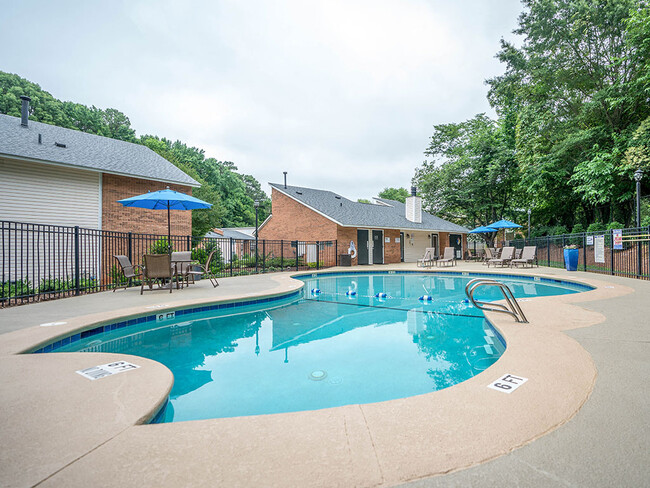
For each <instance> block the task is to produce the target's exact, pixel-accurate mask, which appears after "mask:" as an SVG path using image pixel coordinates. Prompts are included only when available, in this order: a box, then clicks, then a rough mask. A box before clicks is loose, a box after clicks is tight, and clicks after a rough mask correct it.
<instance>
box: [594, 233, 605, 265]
mask: <svg viewBox="0 0 650 488" xmlns="http://www.w3.org/2000/svg"><path fill="white" fill-rule="evenodd" d="M594 262H596V263H603V264H605V236H595V237H594Z"/></svg>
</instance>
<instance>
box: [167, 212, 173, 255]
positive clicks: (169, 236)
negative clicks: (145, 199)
mask: <svg viewBox="0 0 650 488" xmlns="http://www.w3.org/2000/svg"><path fill="white" fill-rule="evenodd" d="M167 252H168V253H169V255H170V256H171V254H172V219H171V212H170V210H169V200H167Z"/></svg>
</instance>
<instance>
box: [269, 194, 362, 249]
mask: <svg viewBox="0 0 650 488" xmlns="http://www.w3.org/2000/svg"><path fill="white" fill-rule="evenodd" d="M271 202H272V209H271V212H272V216H271V218H270V219H269V220H268V222H266V224H265V225H264V227H262V228H261V229H260V231H259V238H260V239H286V240H300V241H333V240H336V238H337V225H336V224H335V223H334V222H332V221H331V220H330V219H328V218H326V217H323V216H322V215H320V214H317V213H316V212H314V211H313V210H310V209H309V208H307V207H305V206H304V205H303V204H301V203H298V202H297V201H295V200H294V199H292V198H289V197H288V196H286V195H284V194H283V193H281V192H279V191H277V190H276V189H275V188H273V189H272V190H271ZM354 240H355V241H356V230H355V237H354ZM348 245H349V241H348ZM348 245H346V246H345V249H347V248H348ZM339 249H340V247H339Z"/></svg>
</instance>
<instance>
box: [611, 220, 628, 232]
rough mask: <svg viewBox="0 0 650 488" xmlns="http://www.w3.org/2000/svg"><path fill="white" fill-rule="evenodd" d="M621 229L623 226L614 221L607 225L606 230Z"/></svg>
mask: <svg viewBox="0 0 650 488" xmlns="http://www.w3.org/2000/svg"><path fill="white" fill-rule="evenodd" d="M623 227H625V226H624V225H623V224H621V223H620V222H616V221H615V220H614V221H613V222H610V223H609V224H607V230H612V229H622V228H623Z"/></svg>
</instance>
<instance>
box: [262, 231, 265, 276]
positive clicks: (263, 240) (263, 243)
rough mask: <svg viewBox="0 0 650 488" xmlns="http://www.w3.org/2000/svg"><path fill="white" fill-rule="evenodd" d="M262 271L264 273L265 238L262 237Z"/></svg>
mask: <svg viewBox="0 0 650 488" xmlns="http://www.w3.org/2000/svg"><path fill="white" fill-rule="evenodd" d="M262 273H266V239H262Z"/></svg>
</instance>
